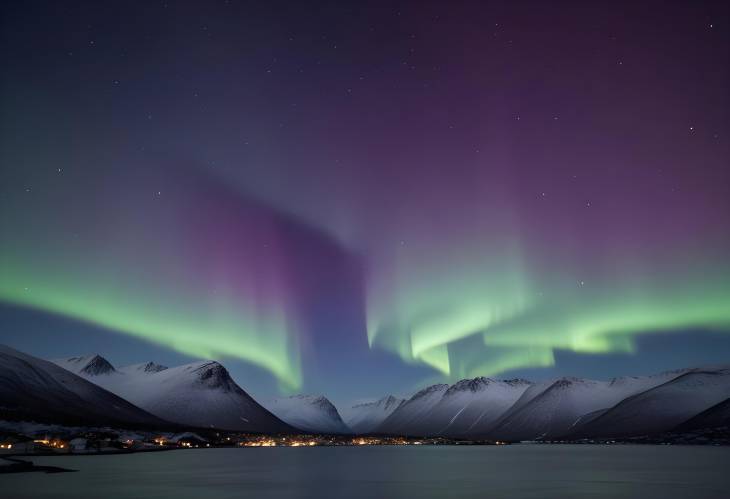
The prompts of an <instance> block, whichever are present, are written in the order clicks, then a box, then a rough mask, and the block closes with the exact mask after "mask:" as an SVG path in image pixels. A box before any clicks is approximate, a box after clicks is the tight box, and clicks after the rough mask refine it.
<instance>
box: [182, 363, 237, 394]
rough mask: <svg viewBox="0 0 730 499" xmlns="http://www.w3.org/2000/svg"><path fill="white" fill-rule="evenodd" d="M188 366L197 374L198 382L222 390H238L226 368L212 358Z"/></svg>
mask: <svg viewBox="0 0 730 499" xmlns="http://www.w3.org/2000/svg"><path fill="white" fill-rule="evenodd" d="M190 367H191V368H192V370H193V372H195V373H196V374H197V375H198V379H199V380H200V382H201V383H203V384H205V385H206V386H208V387H209V388H220V389H222V390H223V391H235V390H236V389H239V390H240V388H239V387H238V385H236V383H235V382H234V381H233V378H231V375H230V374H229V373H228V369H226V368H225V367H223V366H222V365H221V364H219V363H218V362H216V361H214V360H209V361H205V362H202V363H198V364H193V365H191V366H190Z"/></svg>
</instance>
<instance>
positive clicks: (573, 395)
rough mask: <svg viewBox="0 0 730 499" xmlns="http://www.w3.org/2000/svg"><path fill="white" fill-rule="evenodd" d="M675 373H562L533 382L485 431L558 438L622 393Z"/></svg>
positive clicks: (512, 436)
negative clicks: (605, 376) (597, 377)
mask: <svg viewBox="0 0 730 499" xmlns="http://www.w3.org/2000/svg"><path fill="white" fill-rule="evenodd" d="M679 374H680V372H678V371H673V372H667V373H662V374H658V375H654V376H644V377H624V378H615V379H612V380H611V381H594V380H587V379H581V378H569V377H565V378H560V379H558V380H555V381H553V382H544V383H541V384H539V385H534V386H533V387H531V389H530V390H527V391H525V394H524V396H523V397H521V398H520V399H519V400H518V401H517V403H515V405H514V406H513V407H512V408H510V410H509V411H507V412H505V413H504V414H503V415H502V417H501V418H500V420H499V422H498V423H497V424H495V426H494V427H493V428H492V429H491V430H489V432H488V434H489V435H490V436H492V437H494V438H499V439H504V440H533V439H549V438H558V437H560V436H562V435H565V434H567V433H568V432H570V431H572V430H573V428H574V427H575V426H576V425H580V424H581V423H582V422H583V421H584V420H589V419H594V418H595V417H597V416H598V415H599V414H600V411H604V410H607V409H609V408H611V407H613V406H614V405H616V404H617V403H619V402H620V401H622V400H623V399H625V398H626V397H630V396H632V395H634V394H636V393H640V392H643V391H645V390H647V389H650V388H652V387H654V386H657V385H660V384H662V383H664V382H666V381H668V380H671V379H673V378H675V377H676V376H678V375H679Z"/></svg>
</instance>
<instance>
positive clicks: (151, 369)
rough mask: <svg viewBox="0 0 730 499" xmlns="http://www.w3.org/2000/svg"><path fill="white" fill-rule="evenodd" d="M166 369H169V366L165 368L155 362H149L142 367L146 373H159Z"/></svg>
mask: <svg viewBox="0 0 730 499" xmlns="http://www.w3.org/2000/svg"><path fill="white" fill-rule="evenodd" d="M165 369H167V366H163V365H162V364H156V363H155V362H148V363H146V364H145V365H143V366H142V367H141V370H142V371H144V372H146V373H158V372H160V371H164V370H165Z"/></svg>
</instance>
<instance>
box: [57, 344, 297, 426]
mask: <svg viewBox="0 0 730 499" xmlns="http://www.w3.org/2000/svg"><path fill="white" fill-rule="evenodd" d="M53 362H55V363H56V364H58V365H59V366H61V367H63V368H65V369H68V370H71V371H73V372H75V373H77V374H78V375H79V376H82V377H83V378H85V379H87V380H89V381H91V382H93V383H95V384H97V385H99V386H101V387H103V388H105V389H107V390H109V391H111V392H113V393H115V394H117V395H119V396H120V397H123V398H125V399H127V400H129V401H130V402H132V403H134V404H136V405H138V406H139V407H141V408H143V409H145V410H146V411H149V412H151V413H152V414H155V415H156V416H159V417H161V418H164V419H167V420H168V421H173V422H176V423H181V424H185V425H191V426H198V427H202V428H219V429H224V430H237V431H250V432H286V431H291V430H292V428H291V427H289V426H288V425H287V424H286V423H284V422H282V421H281V420H279V418H277V417H276V416H274V415H273V414H271V413H270V412H269V411H267V410H266V409H264V408H263V407H261V405H259V404H258V403H257V402H256V401H255V400H254V399H253V398H251V397H250V396H249V395H248V394H247V393H246V392H245V391H244V390H242V389H241V387H239V386H238V385H237V384H236V383H235V382H234V381H233V379H232V378H231V376H230V374H228V371H227V370H226V368H225V367H223V366H222V365H221V364H219V363H218V362H214V361H201V362H193V363H191V364H186V365H183V366H178V367H172V368H167V367H165V366H161V365H159V364H155V363H154V362H148V363H146V364H135V365H132V366H126V367H121V368H119V369H115V368H114V367H113V366H112V365H111V364H110V363H109V362H108V361H106V359H104V358H103V357H101V356H99V355H91V356H87V357H72V358H70V359H58V360H54V361H53Z"/></svg>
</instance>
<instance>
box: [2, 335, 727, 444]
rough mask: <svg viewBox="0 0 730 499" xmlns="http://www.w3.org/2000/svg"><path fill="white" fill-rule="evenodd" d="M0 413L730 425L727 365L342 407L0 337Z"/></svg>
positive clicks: (436, 430)
mask: <svg viewBox="0 0 730 499" xmlns="http://www.w3.org/2000/svg"><path fill="white" fill-rule="evenodd" d="M0 419H7V420H14V421H18V420H27V421H38V422H52V423H60V424H74V425H117V426H128V427H142V426H144V427H158V428H161V427H164V426H165V425H167V426H169V425H178V426H181V425H184V426H191V427H197V428H216V429H221V430H234V431H244V432H261V433H283V432H297V431H303V432H309V433H329V434H335V433H337V434H346V433H355V434H387V435H406V436H445V437H452V438H471V439H492V440H507V441H523V440H576V439H592V438H622V437H632V436H642V435H655V434H660V433H664V432H685V431H693V430H697V429H705V428H719V427H727V426H730V367H728V366H719V367H706V368H692V369H683V370H678V371H671V372H665V373H661V374H657V375H653V376H643V377H622V378H615V379H612V380H610V381H594V380H587V379H581V378H570V377H565V378H559V379H555V380H549V381H543V382H539V383H533V382H531V381H528V380H524V379H510V380H496V379H492V378H485V377H478V378H474V379H465V380H461V381H459V382H457V383H454V384H453V385H447V384H438V385H432V386H429V387H427V388H424V389H423V390H420V391H419V392H417V393H416V394H415V395H413V396H412V397H410V398H408V399H400V398H397V397H394V396H392V395H388V396H386V397H383V398H381V399H379V400H375V401H372V402H363V403H358V404H355V405H353V406H351V407H348V408H346V409H345V410H343V411H341V412H340V411H338V410H337V408H336V407H335V406H334V405H333V404H332V403H331V402H330V401H329V400H328V399H327V398H326V397H324V396H321V395H319V396H311V395H295V396H292V397H283V398H278V399H272V400H269V401H265V402H264V403H263V406H262V405H260V404H259V403H258V402H256V401H255V400H254V399H253V398H252V397H250V396H249V395H248V394H247V393H246V392H245V391H244V390H243V389H242V388H241V387H239V386H238V385H237V384H236V383H235V382H234V381H233V379H232V378H231V376H230V375H229V373H228V371H227V370H226V369H225V368H224V367H223V366H222V365H221V364H219V363H217V362H215V361H201V362H194V363H191V364H186V365H183V366H178V367H172V368H168V367H165V366H162V365H160V364H156V363H154V362H148V363H143V364H136V365H131V366H126V367H120V368H115V367H114V366H113V365H112V364H111V363H110V362H108V361H107V360H106V359H104V358H103V357H101V356H99V355H89V356H84V357H72V358H68V359H57V360H54V361H52V362H49V361H45V360H42V359H38V358H35V357H32V356H30V355H27V354H24V353H22V352H18V351H17V350H13V349H12V348H9V347H5V346H0Z"/></svg>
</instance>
